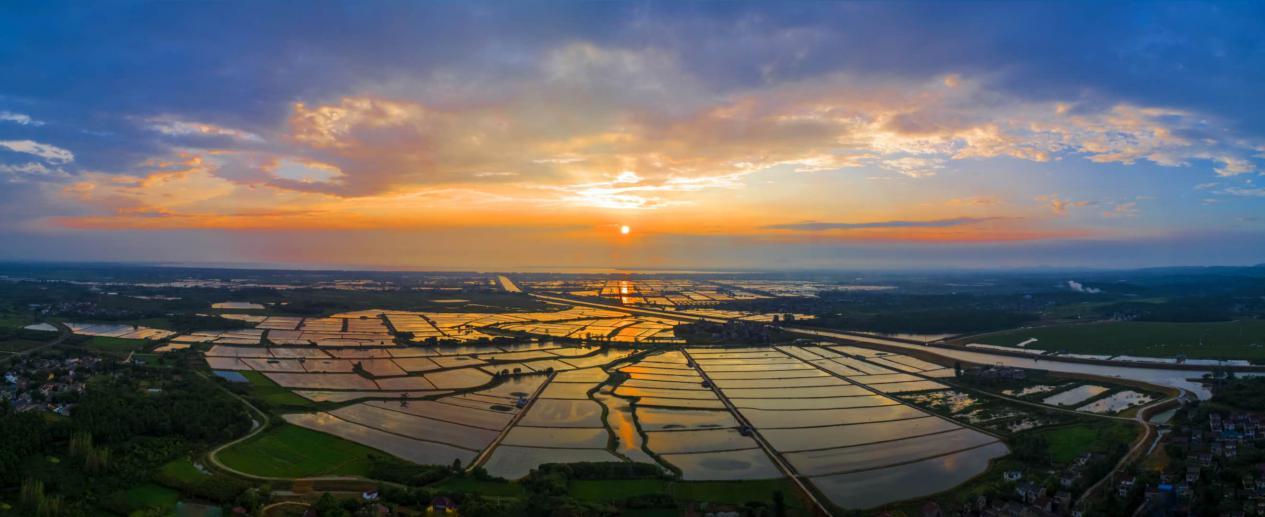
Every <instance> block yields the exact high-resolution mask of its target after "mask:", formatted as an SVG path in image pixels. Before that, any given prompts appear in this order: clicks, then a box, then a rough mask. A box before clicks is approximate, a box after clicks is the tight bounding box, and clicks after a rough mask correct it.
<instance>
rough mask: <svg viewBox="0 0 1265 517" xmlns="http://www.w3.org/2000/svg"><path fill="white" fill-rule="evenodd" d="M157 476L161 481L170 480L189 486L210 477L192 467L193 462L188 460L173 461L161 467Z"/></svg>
mask: <svg viewBox="0 0 1265 517" xmlns="http://www.w3.org/2000/svg"><path fill="white" fill-rule="evenodd" d="M158 475H159V477H161V478H163V479H170V480H173V481H179V482H183V483H187V484H190V485H196V484H198V483H201V482H203V481H206V480H208V479H210V478H211V476H210V475H208V474H207V473H205V472H202V471H200V470H198V468H197V467H195V466H193V462H192V461H190V460H189V459H188V458H182V459H178V460H174V461H171V462H169V463H167V464H166V465H163V466H162V468H161V469H159V474H158Z"/></svg>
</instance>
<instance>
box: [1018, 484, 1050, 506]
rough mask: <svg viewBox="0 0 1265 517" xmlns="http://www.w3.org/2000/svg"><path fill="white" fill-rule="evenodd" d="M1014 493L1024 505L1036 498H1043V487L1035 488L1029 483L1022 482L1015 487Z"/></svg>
mask: <svg viewBox="0 0 1265 517" xmlns="http://www.w3.org/2000/svg"><path fill="white" fill-rule="evenodd" d="M1015 493H1017V494H1018V495H1019V497H1020V498H1022V499H1023V500H1024V502H1026V503H1032V502H1034V501H1036V500H1037V499H1038V498H1041V497H1043V496H1045V487H1041V486H1037V485H1036V484H1035V483H1032V482H1031V481H1024V482H1023V483H1019V486H1017V487H1015Z"/></svg>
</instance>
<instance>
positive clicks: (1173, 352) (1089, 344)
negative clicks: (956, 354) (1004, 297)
mask: <svg viewBox="0 0 1265 517" xmlns="http://www.w3.org/2000/svg"><path fill="white" fill-rule="evenodd" d="M1031 338H1036V339H1037V341H1036V342H1033V343H1029V344H1028V345H1026V347H1027V348H1035V349H1039V350H1047V351H1061V352H1069V353H1078V354H1106V355H1136V356H1146V357H1176V356H1179V355H1185V356H1186V357H1188V358H1191V359H1246V360H1250V361H1253V362H1265V320H1242V321H1226V322H1207V323H1165V322H1146V321H1113V322H1104V323H1086V324H1079V325H1061V326H1054V327H1040V328H1030V329H1018V330H1008V331H1004V332H994V333H991V334H983V335H979V336H974V337H970V338H964V339H961V340H958V343H963V344H964V343H983V344H989V345H999V346H1015V345H1018V344H1019V343H1022V342H1024V341H1027V340H1028V339H1031Z"/></svg>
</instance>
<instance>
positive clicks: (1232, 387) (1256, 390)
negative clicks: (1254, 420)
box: [1213, 372, 1265, 411]
mask: <svg viewBox="0 0 1265 517" xmlns="http://www.w3.org/2000/svg"><path fill="white" fill-rule="evenodd" d="M1229 373H1230V374H1229V375H1228V376H1225V377H1224V378H1222V379H1221V380H1219V381H1218V382H1217V383H1215V384H1214V386H1213V401H1214V402H1217V403H1219V404H1225V405H1227V406H1231V407H1235V408H1238V409H1243V410H1248V411H1265V377H1236V376H1234V374H1233V372H1229Z"/></svg>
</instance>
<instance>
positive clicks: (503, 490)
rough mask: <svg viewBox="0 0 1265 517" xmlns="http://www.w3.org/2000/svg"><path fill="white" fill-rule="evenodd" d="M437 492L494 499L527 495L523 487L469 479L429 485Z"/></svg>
mask: <svg viewBox="0 0 1265 517" xmlns="http://www.w3.org/2000/svg"><path fill="white" fill-rule="evenodd" d="M429 488H432V489H435V490H438V491H441V492H443V491H452V492H470V493H476V494H483V495H488V496H494V497H518V496H521V495H524V494H526V493H527V490H526V489H524V488H523V485H520V484H518V483H507V482H504V481H480V480H478V479H474V478H470V477H452V478H448V479H445V480H443V481H440V482H438V483H435V484H434V485H429Z"/></svg>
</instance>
